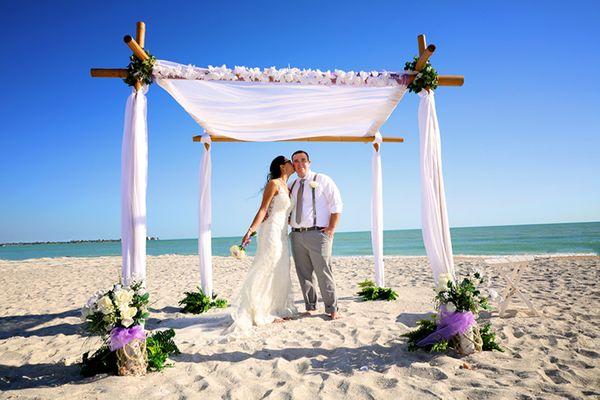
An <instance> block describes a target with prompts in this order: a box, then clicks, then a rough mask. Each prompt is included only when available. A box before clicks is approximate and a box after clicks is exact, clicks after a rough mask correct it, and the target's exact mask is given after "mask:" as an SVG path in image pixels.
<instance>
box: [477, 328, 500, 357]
mask: <svg viewBox="0 0 600 400" xmlns="http://www.w3.org/2000/svg"><path fill="white" fill-rule="evenodd" d="M479 333H480V334H481V340H482V341H483V345H482V348H483V350H484V351H492V350H498V351H501V352H504V349H502V348H501V347H500V345H499V344H498V342H496V333H495V332H493V331H492V325H491V324H485V325H484V326H483V328H481V329H480V331H479Z"/></svg>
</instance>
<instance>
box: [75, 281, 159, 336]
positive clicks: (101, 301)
mask: <svg viewBox="0 0 600 400" xmlns="http://www.w3.org/2000/svg"><path fill="white" fill-rule="evenodd" d="M148 299H149V294H148V293H147V292H146V291H145V290H144V288H143V283H142V282H141V281H139V282H133V283H132V284H131V285H129V286H121V285H115V286H114V287H113V288H112V289H111V290H108V291H106V292H102V291H99V292H96V293H95V294H94V295H93V296H92V297H90V299H89V300H88V301H87V303H86V305H85V306H83V308H82V310H81V317H82V319H83V321H84V322H86V330H87V331H88V333H90V334H92V335H100V336H102V337H106V336H108V335H111V336H119V335H122V333H121V332H123V330H124V329H128V328H132V327H135V326H140V325H141V324H143V323H144V321H145V320H146V318H148V315H149V314H148V310H147V308H146V306H147V305H148ZM132 329H133V328H132Z"/></svg>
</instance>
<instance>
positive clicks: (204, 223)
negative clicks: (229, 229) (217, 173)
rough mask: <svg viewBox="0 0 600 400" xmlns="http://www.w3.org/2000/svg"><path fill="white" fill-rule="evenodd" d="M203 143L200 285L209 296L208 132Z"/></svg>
mask: <svg viewBox="0 0 600 400" xmlns="http://www.w3.org/2000/svg"><path fill="white" fill-rule="evenodd" d="M202 144H203V145H204V146H205V147H204V149H203V150H202V151H203V154H202V161H201V162H200V171H199V174H198V178H199V182H198V183H199V187H200V195H199V198H198V258H199V263H200V287H201V288H202V291H203V292H204V293H205V294H206V295H207V296H209V297H212V294H213V274H212V246H211V238H212V233H211V229H212V228H211V227H212V204H211V201H212V200H211V177H212V163H211V158H210V145H211V141H210V136H208V135H206V134H204V135H202Z"/></svg>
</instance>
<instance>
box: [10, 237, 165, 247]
mask: <svg viewBox="0 0 600 400" xmlns="http://www.w3.org/2000/svg"><path fill="white" fill-rule="evenodd" d="M146 240H160V239H159V238H158V237H155V236H149V237H146ZM120 241H121V239H90V240H67V241H58V242H14V243H0V247H7V246H32V245H36V244H77V243H117V242H120Z"/></svg>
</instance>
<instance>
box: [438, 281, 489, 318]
mask: <svg viewBox="0 0 600 400" xmlns="http://www.w3.org/2000/svg"><path fill="white" fill-rule="evenodd" d="M476 283H479V284H481V283H483V278H482V277H481V274H480V273H479V272H475V274H474V279H472V278H471V276H470V275H467V277H465V278H464V279H463V280H462V281H460V283H455V282H453V281H452V280H448V281H447V282H446V285H445V286H443V285H442V286H443V287H442V288H440V290H438V292H437V294H436V296H435V301H436V303H437V305H438V307H440V306H442V305H443V306H445V307H446V308H449V307H450V306H451V307H454V308H455V309H449V311H456V312H465V311H471V312H472V313H473V314H475V315H477V314H478V313H479V311H481V310H489V309H491V307H490V305H489V302H488V298H487V297H486V296H483V295H482V294H481V291H480V290H479V289H477V286H476Z"/></svg>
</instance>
